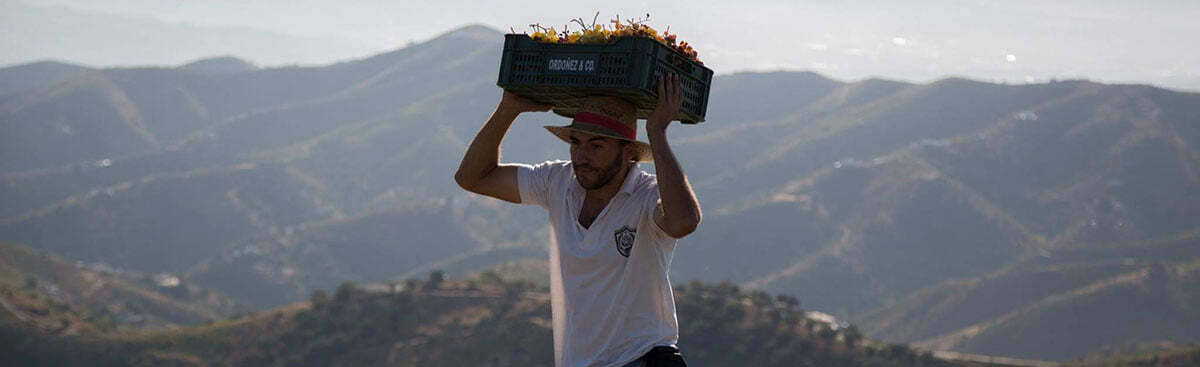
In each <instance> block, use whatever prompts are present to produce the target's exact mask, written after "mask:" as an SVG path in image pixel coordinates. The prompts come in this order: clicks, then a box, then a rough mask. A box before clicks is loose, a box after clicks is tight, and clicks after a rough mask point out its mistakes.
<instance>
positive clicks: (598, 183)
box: [574, 154, 624, 190]
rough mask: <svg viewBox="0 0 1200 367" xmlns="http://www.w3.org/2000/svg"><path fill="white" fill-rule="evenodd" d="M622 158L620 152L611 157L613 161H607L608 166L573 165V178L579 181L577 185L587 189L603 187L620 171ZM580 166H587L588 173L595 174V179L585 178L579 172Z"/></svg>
mask: <svg viewBox="0 0 1200 367" xmlns="http://www.w3.org/2000/svg"><path fill="white" fill-rule="evenodd" d="M622 158H623V157H622V155H621V154H617V156H616V157H614V158H613V161H612V162H611V163H609V165H608V166H606V167H603V168H597V167H593V166H581V165H575V166H574V167H575V180H576V181H579V186H583V188H585V189H588V190H596V189H599V188H601V187H604V185H607V184H608V183H609V182H610V181H612V180H613V178H616V177H617V174H618V173H621V162H622V161H624V159H622ZM580 167H586V168H589V170H588V171H589V173H592V174H596V179H594V180H588V179H585V178H584V177H583V176H582V175H580V174H579V168H580Z"/></svg>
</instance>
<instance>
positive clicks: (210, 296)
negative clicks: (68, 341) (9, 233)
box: [0, 244, 249, 335]
mask: <svg viewBox="0 0 1200 367" xmlns="http://www.w3.org/2000/svg"><path fill="white" fill-rule="evenodd" d="M113 270H114V269H111V268H109V267H107V266H105V265H104V264H89V265H85V264H77V263H70V262H67V261H64V260H63V259H60V258H58V257H56V256H54V255H50V254H46V253H38V252H35V251H32V250H30V249H28V248H25V247H22V246H17V245H10V244H0V304H2V305H3V307H4V309H3V310H0V311H2V313H3V317H4V319H5V322H6V323H23V324H29V325H30V327H33V328H36V329H38V330H41V331H42V332H45V333H47V334H50V335H77V334H88V333H98V332H129V331H138V330H146V329H161V328H167V327H178V326H183V325H199V324H203V323H208V322H213V321H217V320H222V319H225V318H227V317H229V316H231V315H233V314H235V313H239V312H247V311H248V310H249V308H247V307H245V306H242V305H239V304H237V303H236V302H234V301H232V300H230V299H228V298H226V297H224V296H222V295H220V294H218V293H215V292H212V291H209V290H206V289H203V288H200V287H198V286H196V285H194V284H192V283H190V282H182V281H180V279H178V278H176V277H172V276H168V275H144V274H137V273H128V272H114V271H113Z"/></svg>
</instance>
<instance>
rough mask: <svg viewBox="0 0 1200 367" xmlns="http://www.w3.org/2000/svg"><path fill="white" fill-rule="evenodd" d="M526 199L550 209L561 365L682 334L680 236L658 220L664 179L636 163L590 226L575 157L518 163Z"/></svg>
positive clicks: (641, 348) (626, 353) (588, 365)
mask: <svg viewBox="0 0 1200 367" xmlns="http://www.w3.org/2000/svg"><path fill="white" fill-rule="evenodd" d="M517 172H518V174H517V182H518V185H519V186H520V190H521V202H522V203H523V204H532V205H538V206H541V207H543V208H546V210H547V211H549V215H550V225H551V227H552V229H553V231H552V235H551V239H550V301H551V309H552V310H553V316H554V357H555V365H556V366H558V367H609V366H621V365H624V364H626V363H629V362H631V361H633V360H635V359H637V358H639V357H641V356H642V355H643V354H645V353H646V352H648V351H650V349H651V348H653V347H655V346H660V345H670V346H674V345H675V343H676V342H677V340H678V339H679V326H678V323H677V321H676V319H675V299H674V297H673V296H672V294H671V282H670V281H669V280H668V279H667V269H668V268H670V266H671V256H672V254H673V252H674V250H675V242H676V240H675V239H674V238H671V236H669V235H667V234H666V233H665V232H663V231H662V229H660V228H658V225H657V224H655V223H654V209H655V207H656V205H657V203H658V181H657V180H656V179H655V177H654V175H651V174H648V173H646V172H643V171H642V170H640V169H636V167H635V168H634V169H630V170H629V174H628V175H627V176H625V181H624V183H623V184H622V185H621V190H620V191H619V192H618V193H617V194H616V195H615V196H613V198H612V199H611V200H609V202H608V206H606V207H605V208H604V210H603V211H601V212H600V215H599V216H597V217H596V219H595V221H593V222H592V225H591V227H589V228H584V227H583V225H581V224H579V220H578V218H579V210H580V208H581V207H582V206H583V197H584V189H583V187H582V186H579V183H578V182H577V181H576V180H575V174H574V171H573V170H572V169H571V164H570V162H567V161H552V162H545V163H541V164H538V165H536V166H528V165H519V166H518V170H517Z"/></svg>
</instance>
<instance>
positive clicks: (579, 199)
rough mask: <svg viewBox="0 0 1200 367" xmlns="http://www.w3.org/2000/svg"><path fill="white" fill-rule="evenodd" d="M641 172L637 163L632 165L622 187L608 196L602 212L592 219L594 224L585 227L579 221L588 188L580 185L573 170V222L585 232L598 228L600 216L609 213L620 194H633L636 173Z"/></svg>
mask: <svg viewBox="0 0 1200 367" xmlns="http://www.w3.org/2000/svg"><path fill="white" fill-rule="evenodd" d="M639 172H641V170H639V169H638V167H637V164H633V165H632V166H630V167H629V171H628V172H625V181H623V182H621V188H620V189H619V190H617V193H616V194H614V195H613V196H612V197H611V198H608V202H607V203H604V209H600V213H599V214H596V218H594V219H592V224H591V225H590V226H587V227H584V226H583V223H579V213H581V212H583V202H584V201H585V200H587V190H585V189H584V188H583V186H581V185H579V179H578V178H577V177H575V171H574V170H572V171H571V182H572V183H573V184H572V185H571V190H572V192H571V195H572V198H571V200H570V202H571V205H572V208H571V214H572V215H573V216H574V217H573V220H572V222H575V226H576V228H578V229H579V230H581V231H584V232H587V231H590V230H591V229H592V228H596V223H597V222H600V218H604V215H605V214H607V213H608V209H609V208H611V207H612V204H613V200H615V199H616V198H617V197H618V196H622V195H625V196H628V195H633V187H634V185H635V183H634V182H633V181H634V180H636V175H637V174H638V173H639Z"/></svg>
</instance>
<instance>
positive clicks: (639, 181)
mask: <svg viewBox="0 0 1200 367" xmlns="http://www.w3.org/2000/svg"><path fill="white" fill-rule="evenodd" d="M635 169H636V170H637V173H636V174H634V175H633V176H632V178H633V179H634V180H635V181H634V184H633V192H634V194H658V176H655V175H654V174H653V173H650V172H646V171H645V170H642V169H641V168H635Z"/></svg>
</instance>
